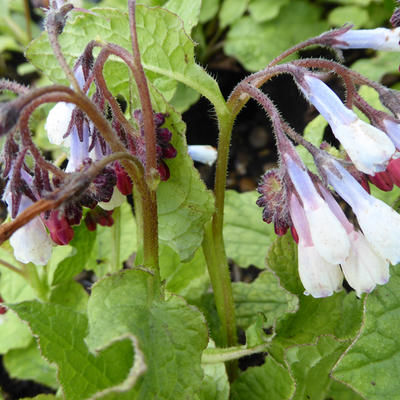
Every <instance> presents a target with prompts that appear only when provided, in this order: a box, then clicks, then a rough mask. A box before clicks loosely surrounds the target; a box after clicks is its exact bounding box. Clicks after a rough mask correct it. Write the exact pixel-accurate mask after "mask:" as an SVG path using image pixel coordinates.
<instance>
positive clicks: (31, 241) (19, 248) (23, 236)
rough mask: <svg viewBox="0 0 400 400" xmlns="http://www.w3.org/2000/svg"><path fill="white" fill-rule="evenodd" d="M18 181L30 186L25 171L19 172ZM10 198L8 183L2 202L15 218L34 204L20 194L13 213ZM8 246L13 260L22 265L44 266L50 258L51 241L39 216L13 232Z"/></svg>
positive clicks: (9, 184)
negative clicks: (10, 248)
mask: <svg viewBox="0 0 400 400" xmlns="http://www.w3.org/2000/svg"><path fill="white" fill-rule="evenodd" d="M20 179H21V180H23V181H24V182H25V184H26V185H28V186H29V187H30V186H32V177H31V176H30V175H29V174H28V173H27V172H26V171H24V170H22V171H21V178H20ZM14 195H15V193H14ZM12 198H13V193H12V189H11V183H10V182H9V183H8V184H7V187H6V190H5V192H4V195H3V200H4V201H5V202H6V203H7V209H8V212H9V214H10V215H14V216H15V217H16V216H17V215H18V214H20V213H21V212H22V211H24V210H25V209H26V208H28V207H29V206H31V205H32V204H33V203H34V202H33V201H32V199H30V198H29V197H27V196H26V195H24V194H21V195H20V199H19V201H18V203H17V204H18V208H17V210H14V212H13V206H15V201H14V204H13V199H12ZM10 244H11V246H12V247H13V249H14V257H15V259H16V260H18V261H20V262H22V263H24V264H27V263H30V262H31V263H33V264H35V265H46V264H47V262H48V261H49V259H50V257H51V251H52V241H51V240H50V237H49V235H48V234H47V230H46V227H45V225H44V224H43V221H42V219H41V217H40V216H38V217H35V218H33V219H32V220H31V221H29V222H28V223H27V224H25V225H24V226H22V227H21V228H19V229H18V230H17V231H16V232H14V233H13V234H12V236H11V237H10Z"/></svg>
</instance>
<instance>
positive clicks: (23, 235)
mask: <svg viewBox="0 0 400 400" xmlns="http://www.w3.org/2000/svg"><path fill="white" fill-rule="evenodd" d="M10 244H11V246H12V247H13V248H14V257H15V258H16V259H17V260H18V261H20V262H22V263H24V264H27V263H29V262H32V263H33V264H36V265H46V264H47V263H48V261H49V259H50V256H51V249H52V241H51V239H50V237H49V235H48V234H47V231H46V228H45V226H44V224H43V222H42V220H41V219H40V217H36V218H34V219H32V220H31V221H30V222H28V223H27V224H26V225H24V226H23V227H21V228H19V229H18V230H17V231H16V232H15V233H13V234H12V236H11V237H10Z"/></svg>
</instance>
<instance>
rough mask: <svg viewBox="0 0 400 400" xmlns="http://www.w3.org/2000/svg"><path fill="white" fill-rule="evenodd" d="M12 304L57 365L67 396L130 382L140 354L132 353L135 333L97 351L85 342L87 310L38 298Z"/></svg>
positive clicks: (79, 397) (72, 398)
mask: <svg viewBox="0 0 400 400" xmlns="http://www.w3.org/2000/svg"><path fill="white" fill-rule="evenodd" d="M10 307H11V309H13V310H14V311H15V312H16V313H17V314H18V315H19V317H20V318H21V319H23V320H25V321H27V322H28V323H29V326H30V328H31V330H32V332H33V333H34V334H35V335H36V336H38V338H39V346H40V350H41V353H42V355H43V356H44V357H45V358H46V359H47V360H48V361H49V362H50V363H54V364H56V365H57V369H58V373H57V375H58V380H59V382H60V384H61V386H62V389H63V392H64V395H65V397H66V398H67V399H70V400H82V399H86V398H88V397H89V396H91V395H93V394H95V393H97V392H99V391H104V390H111V389H110V388H113V387H116V388H120V387H121V386H124V384H125V380H127V381H129V382H130V378H131V374H130V372H132V371H130V369H131V367H132V364H133V361H132V359H133V357H135V362H136V361H137V360H136V358H137V355H138V353H137V351H135V355H134V353H133V346H132V343H134V338H133V337H132V336H131V337H129V338H119V340H118V339H116V341H114V342H113V343H112V344H111V345H110V346H109V347H107V348H105V346H104V349H102V350H101V351H100V352H99V353H98V355H94V354H92V353H90V352H89V350H88V348H87V346H86V344H85V342H84V337H85V335H86V333H87V318H86V316H85V315H84V314H81V313H78V312H76V311H74V310H73V309H71V308H68V307H64V306H61V305H59V304H43V303H39V302H38V301H30V302H28V301H27V302H22V303H19V304H14V305H11V306H10ZM130 383H131V382H130ZM133 383H134V382H132V384H133ZM132 384H131V385H130V386H129V387H131V386H132ZM129 387H128V388H129Z"/></svg>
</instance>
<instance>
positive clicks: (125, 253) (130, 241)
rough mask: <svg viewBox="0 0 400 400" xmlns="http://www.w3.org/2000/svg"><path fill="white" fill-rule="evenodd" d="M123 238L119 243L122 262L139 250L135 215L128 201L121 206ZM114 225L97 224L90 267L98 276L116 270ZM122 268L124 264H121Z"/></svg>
mask: <svg viewBox="0 0 400 400" xmlns="http://www.w3.org/2000/svg"><path fill="white" fill-rule="evenodd" d="M120 213H121V216H120V224H121V227H120V229H121V240H120V243H119V258H120V261H121V263H123V262H125V261H127V260H128V258H129V257H130V256H131V255H132V254H133V253H134V252H135V251H137V237H136V235H137V233H136V221H135V217H134V216H133V212H132V207H131V206H130V204H129V203H128V202H124V203H123V204H122V205H121V206H120ZM112 228H113V227H111V228H110V227H108V226H97V236H96V242H95V244H94V246H93V253H92V256H91V258H90V262H91V264H90V265H88V266H87V267H88V269H93V270H94V271H95V272H96V275H97V276H98V277H102V276H104V275H106V274H107V273H110V272H114V271H115V268H114V266H113V265H112V263H113V260H112V254H113V246H114V238H113V231H112ZM120 267H121V268H122V265H121V266H120Z"/></svg>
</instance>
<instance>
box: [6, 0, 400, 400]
mask: <svg viewBox="0 0 400 400" xmlns="http://www.w3.org/2000/svg"><path fill="white" fill-rule="evenodd" d="M169 3H171V4H169ZM174 4H175V3H174V2H168V3H167V4H165V5H164V6H165V7H166V9H164V8H160V7H156V8H148V7H145V6H136V4H135V1H133V0H129V1H128V13H127V14H125V13H124V12H121V11H120V10H114V9H103V8H97V9H93V10H90V11H88V10H84V9H80V8H75V7H74V6H73V5H71V4H69V3H64V2H63V1H58V0H57V1H51V2H50V6H49V8H48V10H47V11H46V22H45V28H46V31H45V32H44V33H43V34H42V35H41V37H39V38H38V39H36V40H35V41H34V42H33V43H32V44H31V46H30V47H29V49H28V51H27V56H28V58H30V60H31V61H32V63H33V64H35V65H36V66H37V67H38V68H39V69H42V70H43V72H45V73H47V74H48V75H49V77H50V78H51V79H52V80H54V81H55V82H56V83H55V84H53V85H50V86H46V87H39V88H27V87H25V86H22V85H20V84H17V83H15V82H10V81H7V80H1V81H0V89H1V90H2V91H4V92H7V93H10V92H11V93H13V94H14V95H13V97H12V98H11V100H9V101H8V102H4V103H2V104H1V106H0V135H1V137H2V138H3V153H2V178H3V181H4V190H3V194H2V200H3V202H5V203H6V205H7V210H8V213H9V218H8V220H7V221H6V222H5V223H3V224H2V225H1V226H0V242H1V243H3V247H2V249H1V251H0V254H1V258H0V265H1V267H0V268H1V278H0V293H1V296H2V299H4V303H5V304H6V306H7V308H1V311H0V313H1V316H0V317H1V319H0V336H1V335H4V344H3V345H1V344H0V351H1V353H2V354H4V360H5V363H6V367H7V368H8V369H9V372H10V373H11V374H12V375H13V376H16V377H19V378H25V379H27V378H29V379H35V380H37V381H38V382H41V383H43V384H45V385H47V386H49V387H50V388H52V389H54V391H56V390H59V392H58V393H59V394H61V393H62V395H63V396H64V398H66V399H100V398H101V399H103V398H104V399H105V398H107V399H111V398H112V399H136V398H137V399H153V398H154V399H171V398H173V399H204V400H208V399H217V398H218V399H228V398H234V399H244V398H246V399H247V398H250V399H264V398H271V399H294V398H303V397H304V396H306V397H307V398H315V399H317V398H321V399H322V398H339V397H338V396H340V394H345V395H346V398H355V399H356V398H357V399H358V398H362V397H363V398H369V396H371V398H376V399H383V398H387V397H385V396H386V395H387V394H388V393H395V392H396V390H397V392H398V388H397V386H396V385H397V376H396V375H395V373H396V371H397V370H398V367H399V365H398V361H397V360H394V361H391V362H388V364H385V365H383V366H379V368H378V367H377V365H378V364H379V362H381V361H382V360H387V359H391V356H393V355H395V354H397V352H398V350H399V346H398V345H396V344H393V343H392V342H393V341H395V339H394V338H395V337H396V334H393V335H390V334H389V333H388V332H390V330H391V329H392V330H393V329H399V328H400V326H399V322H398V321H399V320H400V319H399V318H398V316H397V315H395V316H393V315H392V313H396V312H397V311H396V310H398V307H399V306H400V304H399V301H398V296H397V295H396V288H397V286H400V284H399V275H400V272H398V271H397V270H396V267H394V268H393V269H392V271H390V267H389V266H390V264H392V265H395V264H397V263H398V262H400V215H399V214H398V213H397V212H396V211H395V210H394V209H393V208H392V207H391V206H389V205H388V204H387V203H388V202H391V201H388V199H390V200H396V197H398V196H399V193H398V192H396V190H397V189H396V187H400V161H399V160H400V119H399V117H400V95H399V93H398V92H397V91H395V90H394V89H389V88H387V87H385V86H383V85H381V84H380V83H377V82H374V81H372V80H370V79H369V78H367V77H365V76H363V75H361V74H360V73H358V72H355V71H353V70H352V69H350V68H347V67H345V66H343V65H342V64H340V63H339V62H337V61H332V60H327V59H323V58H304V59H297V60H294V61H289V62H283V61H284V59H285V58H286V57H288V56H290V55H292V54H293V53H295V52H297V51H299V50H302V49H304V48H306V47H308V46H315V45H320V46H325V47H328V48H330V49H332V52H333V53H334V54H335V55H337V56H338V58H340V55H341V50H342V49H354V48H371V49H375V50H390V51H398V50H400V44H399V39H400V38H399V36H400V33H399V32H400V31H399V30H400V27H397V26H398V25H399V23H398V22H399V12H398V11H395V13H394V15H393V17H392V23H393V25H394V28H393V29H386V28H378V29H372V30H354V29H352V27H351V26H344V27H342V28H340V29H336V30H332V31H329V32H326V33H323V34H321V35H320V36H318V37H315V38H312V39H308V40H306V41H304V42H302V43H300V44H298V45H296V46H294V47H293V48H291V49H289V50H287V51H285V52H284V53H282V54H281V55H280V56H278V57H277V58H275V59H274V60H272V61H271V62H270V63H269V64H268V65H267V66H266V68H265V69H263V70H261V71H259V72H256V73H254V74H252V75H250V76H248V77H246V78H245V79H243V80H242V81H241V82H239V83H238V84H237V86H236V87H235V89H234V90H233V92H232V93H231V95H230V96H229V98H228V100H227V101H225V100H224V98H223V97H222V95H221V93H220V90H219V88H218V85H217V83H216V82H215V80H214V79H213V78H211V77H210V76H209V75H208V74H207V73H206V72H205V70H204V69H202V68H201V67H200V66H199V65H197V64H196V63H195V61H194V52H193V47H194V44H193V42H192V41H191V39H190V37H189V36H188V33H190V30H191V28H192V27H193V25H194V22H193V18H195V17H194V15H195V14H193V13H192V11H193V10H195V9H196V7H197V11H199V9H200V8H199V7H200V2H198V5H195V2H194V3H193V4H192V5H191V6H190V7H189V6H188V8H185V7H186V6H182V8H179V7H177V6H176V4H175V5H174ZM196 4H197V3H196ZM168 7H170V9H169V10H168ZM171 10H172V11H174V12H175V13H177V14H179V15H180V17H182V19H181V18H180V17H179V16H178V15H176V14H175V13H174V12H172V11H171ZM182 10H183V11H182ZM196 15H197V14H196ZM281 74H287V75H290V76H291V77H292V78H293V80H294V82H295V83H296V85H297V88H298V91H299V94H300V95H302V96H304V97H305V99H306V100H307V101H308V102H309V103H310V105H312V106H313V107H315V109H316V110H317V111H318V112H319V113H320V114H321V118H319V119H316V121H319V124H320V127H322V126H323V125H324V124H323V123H321V120H322V118H323V119H324V120H325V121H326V122H327V124H329V127H330V129H331V131H332V133H333V135H334V137H335V138H336V139H337V140H338V142H339V143H340V149H336V148H334V147H333V146H331V145H329V144H328V143H326V142H322V134H321V135H320V139H321V140H309V139H310V138H309V136H308V134H305V135H301V134H300V133H298V132H297V131H296V130H295V129H293V128H292V127H291V126H290V125H289V124H288V123H287V122H286V121H285V119H284V118H283V117H282V116H281V114H280V112H279V110H278V108H277V107H276V106H275V104H274V103H273V101H272V100H271V99H270V97H269V95H268V94H267V93H265V92H264V91H263V90H262V89H260V88H262V86H263V85H264V83H266V82H267V81H269V80H270V79H272V78H274V77H275V76H277V75H281ZM331 75H335V76H336V77H337V78H339V81H340V83H341V84H342V85H343V87H344V89H345V92H346V97H345V101H343V100H342V99H341V98H340V97H338V95H337V94H336V93H335V92H334V91H333V90H332V89H331V88H330V87H329V86H328V85H327V82H328V80H329V78H330V77H331ZM178 81H179V82H180V83H181V84H185V85H187V86H188V87H190V88H191V89H194V90H196V91H198V92H199V93H200V94H202V95H204V96H205V97H206V98H207V99H208V100H210V102H211V103H212V104H213V106H214V109H215V114H216V117H217V119H218V127H219V143H218V152H216V151H215V149H214V148H212V147H211V146H203V145H193V146H187V144H186V140H185V136H184V133H185V126H184V124H183V122H182V120H181V116H180V115H179V113H178V112H177V111H176V110H175V108H174V107H173V106H171V104H170V102H172V103H174V98H175V99H176V98H177V97H178V96H179V93H186V92H185V91H182V87H181V86H177V82H178ZM365 87H366V88H368V89H371V90H372V91H374V92H375V93H376V94H377V95H378V97H379V101H380V103H381V104H380V106H378V105H377V103H378V101H377V100H376V99H375V100H374V102H370V101H369V100H368V101H367V100H366V98H365V96H362V95H361V94H360V93H361V90H362V88H365ZM360 88H361V89H360ZM180 90H181V92H180ZM185 96H186V94H185ZM250 99H253V100H255V101H256V102H257V103H258V104H259V105H260V106H261V107H262V108H263V109H264V110H265V112H266V114H267V116H268V118H269V119H270V121H271V125H272V130H273V134H274V138H275V144H276V150H277V153H278V160H279V161H278V165H277V167H276V168H274V169H271V170H268V171H266V172H265V174H264V176H263V177H262V178H261V181H260V184H259V187H258V192H259V194H260V196H258V195H257V194H255V193H246V194H240V195H239V194H237V193H232V192H225V187H226V175H227V167H228V156H229V146H230V140H231V133H232V128H233V125H234V121H235V119H236V116H237V115H238V113H239V112H240V111H241V110H242V108H243V107H244V106H245V104H246V103H247V101H249V100H250ZM180 101H186V100H182V98H181V99H180ZM47 104H52V106H51V109H50V110H49V111H48V113H47V116H46V118H45V122H44V124H43V125H44V128H43V131H42V132H40V129H35V128H34V127H33V126H32V125H33V124H31V122H32V120H33V119H34V118H33V117H38V116H40V115H41V114H40V113H41V110H39V108H40V107H41V106H43V105H47ZM125 104H126V107H125ZM175 104H176V103H175ZM366 121H368V122H366ZM311 124H314V121H313V122H312V123H311ZM323 127H324V126H323ZM321 129H322V128H321ZM34 130H36V132H35V133H32V131H34ZM40 135H42V138H41V140H39V139H40ZM43 135H45V136H46V140H45V141H46V142H47V143H51V145H52V147H51V149H54V148H56V149H57V151H58V152H59V153H61V156H60V157H56V159H55V161H51V157H47V155H48V154H47V153H43V152H42V151H41V148H40V146H39V145H38V143H43ZM311 139H313V138H311ZM316 142H318V143H316ZM303 150H306V151H307V152H308V153H307V154H308V155H306V156H305V154H306V153H305V152H304V151H303ZM300 155H301V156H300ZM193 160H194V161H198V162H202V163H204V164H208V165H210V166H211V165H213V164H214V162H215V161H216V169H215V184H214V193H213V194H212V193H211V192H210V191H209V190H207V189H206V187H205V185H204V184H203V182H202V181H201V179H200V177H199V174H198V172H197V170H196V169H195V168H194V166H193ZM370 184H371V187H370ZM378 189H379V190H378ZM382 193H383V195H382ZM388 194H389V195H390V196H391V197H390V198H389V197H385V196H386V195H388ZM249 195H250V196H251V198H252V199H253V201H252V202H247V199H248V198H247V196H249ZM250 196H249V197H250ZM377 196H378V197H379V198H378V197H377ZM257 197H258V200H257ZM225 200H226V202H227V205H228V207H225ZM245 200H246V201H245ZM384 200H386V201H384ZM255 201H256V203H257V205H258V206H259V207H262V219H263V220H264V221H265V222H267V223H268V224H269V225H267V224H264V223H262V222H261V221H260V220H261V218H259V215H256V216H255V214H256V213H257V211H259V209H257V207H256V206H255V205H254V202H255ZM347 205H348V206H349V207H347ZM229 209H230V210H229ZM132 211H133V213H132ZM224 217H225V221H224ZM258 219H260V220H258ZM271 226H273V228H271V229H270V227H271ZM238 228H240V229H241V231H240V232H241V233H238V232H239V231H238V230H237V229H238ZM235 229H236V230H235ZM272 229H273V230H274V232H275V233H273V232H272ZM288 231H290V233H288ZM230 232H234V233H233V234H232V233H230ZM243 232H247V235H248V236H246V234H245V233H243ZM275 234H276V235H277V236H279V238H278V239H277V240H274V243H272V244H271V238H272V237H273V236H274V235H275ZM290 234H291V236H292V237H293V239H292V238H291V237H290ZM260 237H261V239H260ZM7 240H9V242H7ZM268 241H270V243H269V244H271V248H270V250H269V252H268V254H267V260H266V261H267V267H268V269H267V270H265V271H263V272H261V273H260V275H259V276H258V277H257V279H255V280H254V281H253V282H252V283H244V282H233V283H232V282H231V276H230V270H229V265H228V258H227V257H229V258H230V259H232V260H233V262H234V263H235V264H238V265H239V266H241V267H246V266H248V265H250V264H253V265H255V266H256V267H258V268H259V269H264V268H265V265H264V259H265V253H266V249H265V247H266V246H267V244H268V243H267V242H268ZM264 242H265V243H264ZM8 243H9V245H10V246H9V245H8ZM246 246H248V247H249V249H251V250H250V251H248V252H247V253H246ZM263 249H265V250H263ZM243 254H245V256H243ZM133 255H134V256H135V257H133ZM260 259H261V261H260ZM233 269H234V271H236V272H237V270H238V267H237V266H234V267H233ZM88 271H91V272H88ZM390 274H392V275H393V276H392V279H389V277H390ZM232 275H235V274H232ZM236 275H237V274H236ZM234 280H238V279H234ZM344 281H345V282H346V283H345V284H344V285H345V289H344V288H343V283H344ZM77 282H79V284H78V283H77ZM385 284H387V285H385ZM377 285H385V286H381V287H378V288H376V286H377ZM210 289H211V290H210ZM374 289H375V290H374ZM398 289H400V288H398ZM372 291H373V293H371V292H372ZM366 293H367V294H366ZM370 293H371V294H370ZM320 298H325V299H320ZM386 310H389V311H388V313H390V316H389V315H388V314H387V313H386ZM393 310H395V312H393ZM15 314H17V315H18V317H19V319H17V318H16V317H15ZM382 316H383V317H382ZM21 320H22V321H25V322H28V324H29V329H28V328H27V326H26V325H24V324H23V323H21ZM371 321H372V322H371ZM374 324H376V325H377V326H379V328H377V330H378V331H379V332H378V333H376V332H374V329H375V328H371V326H372V325H374ZM2 329H3V330H2ZM7 332H17V333H16V334H15V335H14V334H13V335H8V336H7ZM394 332H395V331H394ZM238 333H239V338H240V339H238ZM395 333H398V332H397V331H396V332H395ZM375 334H376V335H378V336H379V335H380V336H379V337H378V339H376V338H375V337H374V338H372V336H374V335H375ZM10 336H12V337H10ZM388 337H389V338H390V340H389V341H388V340H387V338H388ZM36 339H37V342H36ZM0 342H1V341H0ZM239 342H240V343H241V344H239ZM396 343H397V342H396ZM2 346H3V347H2ZM396 346H397V347H396ZM38 347H39V349H40V353H39V352H38ZM27 349H28V350H27ZM266 352H268V354H266ZM256 353H260V354H261V355H262V365H261V366H258V367H253V368H249V369H247V370H246V371H244V372H241V371H240V369H239V364H238V362H237V360H238V359H241V360H240V361H241V363H240V366H241V367H242V369H245V368H246V367H247V366H248V365H245V364H243V362H244V361H243V357H244V356H252V355H254V354H256ZM360 354H363V355H365V360H364V359H363V360H360V356H359V355H360ZM41 356H43V357H44V358H42V357H41ZM393 357H394V356H393ZM393 357H392V358H393ZM394 358H395V357H394ZM32 360H33V361H32ZM244 360H246V359H244ZM29 363H33V364H35V366H34V367H33V366H32V368H31V369H30V368H28V367H27V369H28V370H29V369H30V370H31V371H32V372H31V373H26V370H25V369H24V371H23V372H21V371H20V370H18V369H17V368H16V365H21V364H23V365H25V364H26V365H28V366H29V365H31V364H29ZM360 369H361V370H362V373H361V375H362V376H363V378H362V379H360V378H359V376H360ZM380 369H381V370H382V371H383V372H382V373H380V372H379V370H380ZM55 370H56V371H55ZM354 371H356V372H354ZM393 371H394V372H393ZM355 375H357V377H355ZM389 375H393V377H392V378H393V379H392V380H393V383H391V384H388V383H387V382H388V376H389ZM315 376H319V377H321V379H315ZM383 386H384V388H383V389H382V387H383ZM397 392H396V393H397ZM338 393H339V394H338ZM382 393H383V395H382ZM360 396H362V397H360ZM382 396H383V397H382ZM52 397H53V395H50V398H52ZM54 398H56V396H54Z"/></svg>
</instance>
